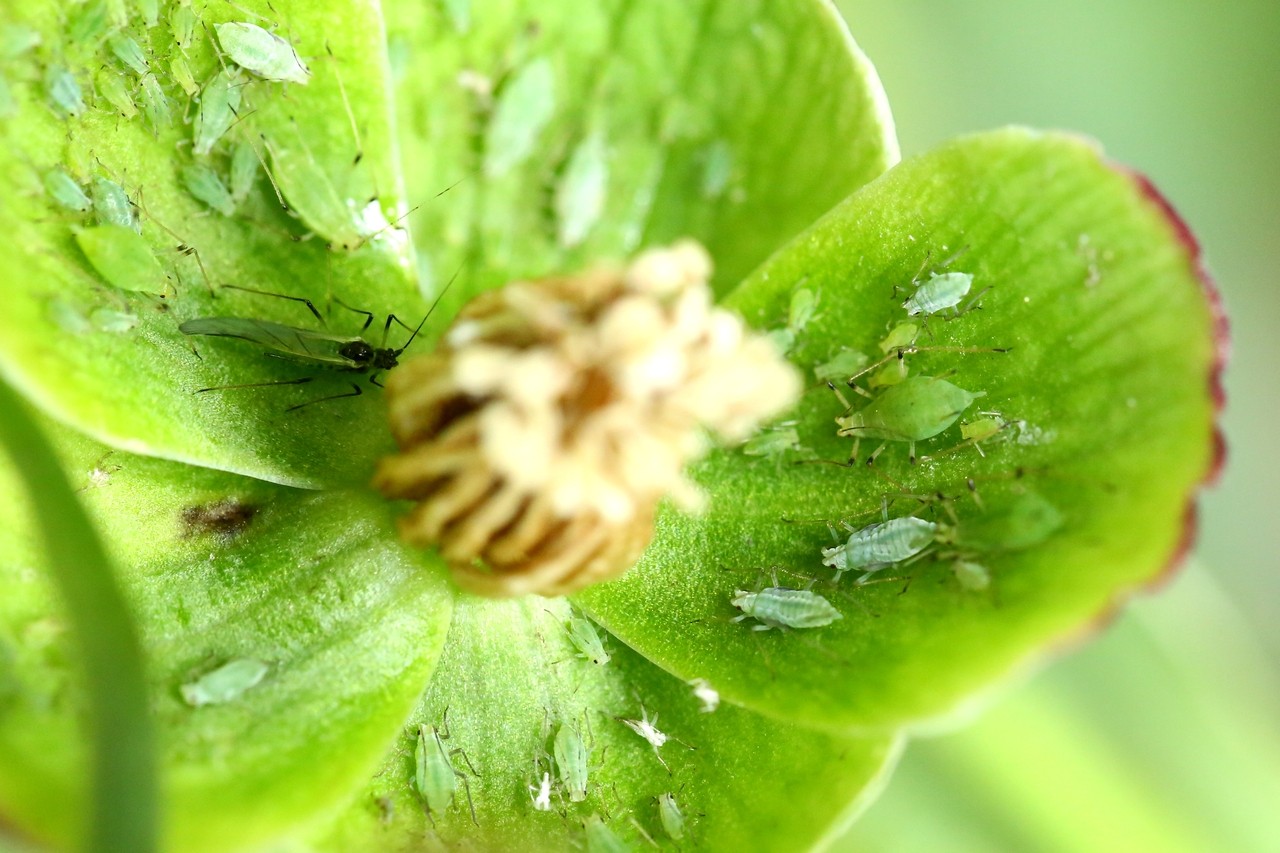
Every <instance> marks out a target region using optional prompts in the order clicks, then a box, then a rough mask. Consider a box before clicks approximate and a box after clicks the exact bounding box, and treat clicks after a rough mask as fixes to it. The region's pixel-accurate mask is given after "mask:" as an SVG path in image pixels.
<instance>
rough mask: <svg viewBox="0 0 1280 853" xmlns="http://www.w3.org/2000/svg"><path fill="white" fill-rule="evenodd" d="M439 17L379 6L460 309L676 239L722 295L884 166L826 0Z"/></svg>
mask: <svg viewBox="0 0 1280 853" xmlns="http://www.w3.org/2000/svg"><path fill="white" fill-rule="evenodd" d="M452 9H453V7H451V6H448V5H447V4H435V5H431V4H424V3H420V2H390V3H387V4H386V15H387V24H388V31H389V39H390V46H391V58H392V73H393V76H394V79H395V86H396V105H397V117H398V121H399V126H400V136H401V139H402V144H403V147H404V152H405V158H404V162H405V174H406V181H407V183H408V185H409V188H410V197H411V198H413V199H414V200H415V201H417V202H419V203H420V204H421V207H420V209H419V210H418V211H417V212H415V213H414V214H413V216H412V221H413V224H414V231H415V234H416V235H417V245H418V250H419V252H420V254H421V256H422V259H423V261H422V263H423V268H424V270H425V271H426V275H428V276H432V277H434V278H435V279H437V280H440V281H443V280H445V279H447V278H448V277H450V276H451V275H452V274H453V273H454V271H455V270H457V269H459V268H460V267H461V268H462V269H464V270H465V272H464V275H463V280H462V281H460V282H459V287H458V288H457V292H456V293H454V294H452V297H451V298H456V299H457V300H459V301H460V300H461V299H462V298H463V296H464V295H466V294H469V293H473V292H476V291H478V290H480V289H483V288H485V287H492V286H495V285H499V284H503V283H505V282H507V281H509V280H511V279H512V278H513V277H517V276H538V275H546V274H552V273H563V272H566V271H569V270H572V269H575V268H577V267H580V266H582V265H585V264H590V263H593V262H597V261H598V260H599V259H600V258H602V257H619V256H625V255H627V254H630V253H632V252H634V251H636V250H637V249H638V248H640V247H643V246H646V245H654V244H660V243H664V242H669V241H671V240H674V239H677V238H680V237H695V238H697V239H699V240H701V241H703V242H704V243H705V244H706V245H707V246H708V248H709V249H710V251H711V253H712V256H713V257H714V258H715V260H716V281H717V283H718V285H719V289H720V290H721V292H723V291H725V290H727V289H729V288H730V287H732V286H733V285H735V284H737V283H738V282H739V281H740V280H741V279H742V277H743V276H744V275H746V273H747V272H749V271H750V270H751V269H753V268H754V267H755V266H756V265H757V264H759V263H760V262H761V261H762V260H763V259H764V258H765V257H766V256H767V255H768V254H769V252H771V251H772V250H773V249H775V248H776V247H778V246H780V245H781V244H782V243H783V242H785V241H786V240H787V239H789V238H790V237H791V236H793V235H794V234H796V233H797V232H799V231H800V230H801V229H803V228H805V227H806V226H808V225H809V224H810V223H812V222H813V220H814V219H815V218H817V217H818V216H819V215H821V214H822V213H824V212H825V211H826V210H828V209H829V208H830V207H832V206H833V205H834V204H836V203H837V202H838V201H839V200H840V199H842V198H843V197H844V196H846V195H848V194H849V193H850V192H852V191H853V190H855V189H857V188H858V187H860V186H862V185H863V184H865V183H866V182H867V181H869V180H871V179H873V178H875V177H876V176H878V175H879V174H881V173H882V172H883V171H884V170H885V169H886V168H887V167H888V166H889V165H891V164H892V163H893V162H895V161H896V159H897V156H898V154H897V143H896V141H895V139H894V136H893V124H892V119H891V117H890V115H889V110H888V107H887V105H886V102H885V98H884V92H883V90H882V89H881V87H880V82H879V80H878V79H877V77H876V75H875V71H874V70H873V69H872V67H871V65H870V63H869V62H868V61H867V60H866V58H865V57H864V56H863V55H862V53H861V52H860V51H859V50H858V48H857V47H856V46H855V45H854V44H853V41H852V39H851V38H850V36H849V34H848V31H847V30H846V28H845V25H844V22H843V21H841V20H840V18H839V16H838V15H837V14H836V13H835V10H834V9H833V7H832V6H831V5H830V4H829V3H827V2H819V0H779V1H778V2H771V3H768V4H764V5H763V6H762V5H760V4H754V3H719V2H712V0H696V2H689V0H647V2H643V3H632V2H621V0H607V2H599V3H587V4H581V3H577V4H555V3H541V4H536V5H535V7H534V8H531V9H526V8H522V7H519V6H518V5H517V4H514V3H509V2H508V3H485V4H482V5H477V6H476V7H475V8H474V9H470V10H469V14H467V15H462V16H459V15H457V14H454V13H453V11H452ZM437 195H438V196H439V197H436V196H437Z"/></svg>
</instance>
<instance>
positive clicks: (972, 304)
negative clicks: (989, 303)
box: [947, 284, 991, 320]
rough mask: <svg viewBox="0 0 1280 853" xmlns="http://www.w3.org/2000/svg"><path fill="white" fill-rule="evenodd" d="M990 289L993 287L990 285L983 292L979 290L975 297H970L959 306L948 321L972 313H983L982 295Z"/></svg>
mask: <svg viewBox="0 0 1280 853" xmlns="http://www.w3.org/2000/svg"><path fill="white" fill-rule="evenodd" d="M990 289H991V285H989V284H988V285H987V286H986V287H984V288H982V290H979V291H978V292H977V293H975V294H974V295H973V296H970V297H969V298H968V299H966V300H965V301H964V303H963V304H961V305H957V306H956V308H955V313H954V314H952V315H951V316H950V317H949V318H947V319H950V320H954V319H956V318H957V317H962V316H964V315H965V314H968V313H969V312H970V311H981V310H982V305H981V304H979V303H980V302H981V300H982V295H983V294H984V293H986V292H987V291H988V290H990Z"/></svg>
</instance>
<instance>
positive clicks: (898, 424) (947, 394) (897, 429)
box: [836, 376, 985, 461]
mask: <svg viewBox="0 0 1280 853" xmlns="http://www.w3.org/2000/svg"><path fill="white" fill-rule="evenodd" d="M984 393H985V392H982V391H979V392H977V393H973V392H970V391H966V390H964V389H963V388H960V387H959V386H956V385H953V384H951V383H950V382H948V381H947V380H945V379H940V378H938V377H936V376H912V377H909V378H907V379H904V380H903V381H902V382H901V383H899V384H897V385H893V386H892V387H890V388H887V389H885V390H884V391H882V392H880V394H879V395H877V396H876V397H875V398H874V399H873V400H872V401H871V402H870V403H868V404H867V405H865V406H863V407H862V408H861V409H859V410H858V411H856V412H853V413H852V414H848V415H844V416H842V417H838V418H836V424H837V426H838V427H839V434H840V435H842V436H853V437H855V438H859V439H861V438H876V439H881V440H883V441H905V442H908V443H909V444H910V445H911V450H910V458H911V459H912V461H914V460H915V443H916V442H917V441H924V440H925V439H928V438H933V437H934V436H935V435H938V434H939V433H941V432H943V431H944V430H946V429H947V428H948V427H950V426H951V425H952V424H954V423H955V422H956V421H957V420H959V419H960V415H962V414H963V413H964V410H965V409H967V408H969V406H971V405H972V404H973V401H974V400H977V399H978V398H979V397H981V396H983V394H984Z"/></svg>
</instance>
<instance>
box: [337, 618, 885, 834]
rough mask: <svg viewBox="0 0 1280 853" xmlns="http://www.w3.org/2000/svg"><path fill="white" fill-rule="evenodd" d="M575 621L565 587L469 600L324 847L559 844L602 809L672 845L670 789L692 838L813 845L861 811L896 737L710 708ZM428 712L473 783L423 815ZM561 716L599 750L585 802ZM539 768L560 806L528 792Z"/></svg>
mask: <svg viewBox="0 0 1280 853" xmlns="http://www.w3.org/2000/svg"><path fill="white" fill-rule="evenodd" d="M571 618H574V614H573V612H572V611H571V610H570V608H569V607H568V605H567V604H566V603H565V602H564V601H563V600H562V599H557V600H542V599H537V598H529V599H524V600H521V601H513V602H483V601H480V600H477V599H474V598H468V599H464V600H462V601H460V602H459V605H458V607H457V609H456V610H455V614H454V622H453V626H452V628H451V633H450V639H449V642H448V644H447V646H446V649H445V653H444V656H443V658H442V659H441V662H440V665H439V667H438V668H437V670H436V674H435V677H434V678H433V680H432V683H431V689H430V690H429V691H428V693H427V695H426V697H425V698H424V701H423V703H422V705H421V706H420V707H419V708H418V710H417V711H416V712H415V713H414V715H413V716H412V718H411V719H410V721H409V723H408V725H406V726H405V727H404V730H403V731H402V733H401V735H400V737H399V738H398V739H397V741H396V744H395V747H394V749H393V750H392V752H391V754H390V755H389V756H388V758H387V761H386V763H385V765H384V767H383V769H382V771H381V772H380V773H379V774H378V775H377V776H376V777H375V778H374V780H373V782H372V784H371V785H370V786H369V787H368V789H367V790H366V791H365V792H364V793H363V794H362V795H361V796H360V797H359V798H358V799H357V800H356V802H355V803H354V804H353V806H352V807H351V809H350V810H349V812H348V813H347V814H346V815H344V816H343V817H342V818H341V819H340V820H338V821H337V822H336V824H335V825H334V826H333V827H330V828H329V829H327V830H326V831H325V832H324V833H323V834H322V835H321V836H320V840H318V841H317V842H316V846H317V847H318V848H319V849H326V850H342V851H352V850H386V849H408V848H416V847H417V846H419V845H421V844H422V843H423V840H424V839H425V840H426V841H427V843H428V844H429V845H433V846H434V845H440V844H450V843H467V841H469V842H470V843H473V844H478V845H479V846H480V847H482V848H484V849H495V850H510V849H538V850H553V849H554V850H564V849H570V848H571V847H572V846H573V845H574V844H578V843H581V841H582V839H583V836H584V828H583V824H584V821H586V820H588V819H589V818H590V817H591V816H593V815H598V816H600V817H602V818H603V819H604V820H605V822H606V823H607V825H608V826H609V827H610V829H611V830H612V831H613V832H614V833H616V834H617V835H618V836H620V837H621V838H623V839H624V840H626V841H627V842H629V843H630V844H632V845H639V844H641V843H643V838H642V836H641V834H640V833H641V831H643V832H644V833H645V834H647V835H648V836H649V837H650V838H652V839H654V840H657V841H662V842H667V843H669V842H670V840H671V839H670V838H669V837H668V836H667V835H666V834H665V833H664V830H663V827H662V825H661V823H660V820H659V816H658V806H657V797H658V796H659V795H661V794H664V793H671V794H674V795H675V797H676V802H677V803H678V804H679V806H680V808H681V810H682V811H683V813H684V819H685V828H686V833H687V837H686V840H685V842H684V844H691V845H692V846H695V847H702V848H706V849H711V850H733V849H737V850H741V849H782V848H787V849H803V848H805V847H807V846H809V845H811V844H813V843H814V842H816V841H818V839H820V838H822V837H824V836H825V835H827V834H829V833H833V832H838V831H839V830H840V829H841V827H842V826H843V825H844V824H845V823H846V822H847V820H850V819H852V817H853V813H854V811H855V810H856V809H857V808H858V806H859V802H860V801H859V802H855V798H856V797H857V795H858V793H859V792H860V791H862V790H864V789H865V787H866V786H867V785H868V784H869V783H870V782H872V781H873V780H874V779H875V778H876V777H877V776H878V775H879V774H880V773H881V772H882V770H883V769H884V768H885V767H886V765H887V764H888V763H889V762H890V759H891V757H892V756H893V755H894V754H895V752H896V751H895V750H894V748H893V742H894V739H893V738H887V737H879V738H876V737H873V738H853V737H848V736H841V735H831V734H823V733H819V732H814V731H811V730H806V729H804V728H802V727H799V726H794V725H787V724H780V723H777V722H775V721H772V720H767V719H765V718H762V717H760V716H759V715H757V714H754V713H751V712H750V711H745V710H743V709H741V708H736V707H733V706H731V705H727V704H725V705H721V706H720V708H719V709H718V710H716V711H714V712H712V713H704V712H703V711H702V704H701V702H700V701H699V700H698V699H697V698H696V697H695V695H694V693H693V691H692V689H691V687H690V686H689V685H687V684H684V683H682V682H681V681H679V680H677V679H674V678H672V677H671V676H669V675H667V674H665V673H663V672H662V671H661V670H659V669H658V668H657V667H655V666H653V665H652V664H650V663H648V662H647V661H645V660H644V659H643V658H641V657H640V656H638V655H636V654H635V653H634V652H632V651H631V650H630V649H627V648H626V647H624V646H621V645H619V644H617V643H608V645H607V652H608V654H609V655H610V656H611V659H610V660H609V661H608V662H607V663H604V664H595V663H592V662H590V661H588V660H586V659H584V658H583V657H582V656H581V655H580V654H579V653H578V651H577V650H576V649H575V648H574V646H573V645H572V644H571V642H570V640H569V637H568V633H567V625H568V623H569V620H570V619H571ZM576 618H579V619H581V618H582V617H581V616H580V615H577V616H576ZM446 713H447V715H448V716H447V730H446ZM645 715H647V717H648V719H649V720H650V722H651V723H653V724H654V725H655V727H656V728H657V730H658V731H660V732H662V733H663V734H667V735H669V736H670V738H671V739H670V740H668V741H667V742H666V743H665V744H664V745H663V746H661V747H660V748H659V749H658V750H655V749H654V748H653V747H652V746H650V744H649V743H648V742H646V741H645V740H644V739H643V738H642V737H641V736H639V735H638V734H636V732H635V731H633V730H632V729H631V728H629V727H628V726H627V725H626V724H625V723H623V722H622V720H624V719H630V720H635V721H639V720H642V719H644V716H645ZM422 725H425V726H427V734H428V738H429V739H428V741H427V743H428V747H429V748H436V747H435V744H434V740H432V739H430V738H431V737H432V727H434V729H435V730H436V731H437V732H438V733H439V734H440V735H441V741H440V745H441V747H442V748H443V749H444V750H445V751H446V752H447V753H448V754H449V755H450V761H451V763H452V765H453V767H454V768H455V769H456V770H457V771H458V772H459V773H462V774H464V776H465V778H466V780H467V781H466V788H464V786H463V784H462V783H461V782H460V781H459V782H458V783H457V789H456V791H455V794H454V802H453V804H452V805H451V806H449V807H444V806H443V805H442V804H440V803H436V804H435V805H434V806H433V807H432V808H431V809H430V814H429V815H428V810H427V808H426V807H425V806H424V803H423V800H422V799H421V798H420V797H419V796H418V794H417V793H416V792H415V791H414V789H413V787H412V780H413V778H414V774H415V764H414V761H415V758H414V752H415V745H416V741H417V737H418V732H419V727H420V726H422ZM562 726H569V727H570V729H571V731H573V732H576V733H578V734H579V735H580V736H581V738H582V741H583V742H584V743H585V745H586V746H587V747H588V748H589V750H590V758H589V761H588V762H587V769H588V773H587V785H586V791H585V794H586V796H585V798H584V799H583V800H582V801H581V802H573V801H572V800H571V799H570V797H569V796H568V795H567V793H566V791H565V790H564V788H563V785H562V784H561V782H560V781H559V774H558V769H557V767H556V765H555V763H554V761H553V759H552V757H551V756H552V755H553V753H554V752H555V747H554V742H555V740H556V738H557V736H558V734H559V732H560V729H561V727H562ZM445 734H447V735H448V737H447V738H446V737H445ZM456 750H461V751H460V752H459V751H456ZM659 756H660V758H659ZM664 762H665V764H666V765H667V766H666V767H665V768H664V766H663V763H664ZM668 768H669V770H668ZM544 773H549V774H550V778H551V780H552V782H553V787H552V794H551V798H550V804H551V806H552V810H550V811H539V810H537V809H535V807H534V804H533V800H534V796H535V794H536V793H537V791H538V789H539V786H540V783H541V779H542V775H543V774H544ZM530 786H532V790H531V789H530ZM468 790H469V793H470V801H468V795H467V791H468ZM470 806H474V808H475V816H476V822H475V824H473V823H472V821H471V811H470Z"/></svg>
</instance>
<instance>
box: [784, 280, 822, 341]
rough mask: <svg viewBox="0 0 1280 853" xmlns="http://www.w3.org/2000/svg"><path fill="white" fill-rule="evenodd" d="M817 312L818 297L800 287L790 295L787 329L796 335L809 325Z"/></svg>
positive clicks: (805, 288)
mask: <svg viewBox="0 0 1280 853" xmlns="http://www.w3.org/2000/svg"><path fill="white" fill-rule="evenodd" d="M817 310H818V296H817V294H816V293H814V292H813V291H812V290H809V289H808V288H807V287H801V288H798V289H797V290H795V291H794V292H793V293H792V294H791V304H790V305H789V306H788V308H787V327H788V328H790V329H791V330H792V331H793V332H796V333H797V334H798V333H800V332H802V331H803V330H804V327H805V326H807V325H809V321H810V320H812V319H813V317H814V314H815V313H816V312H817Z"/></svg>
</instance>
